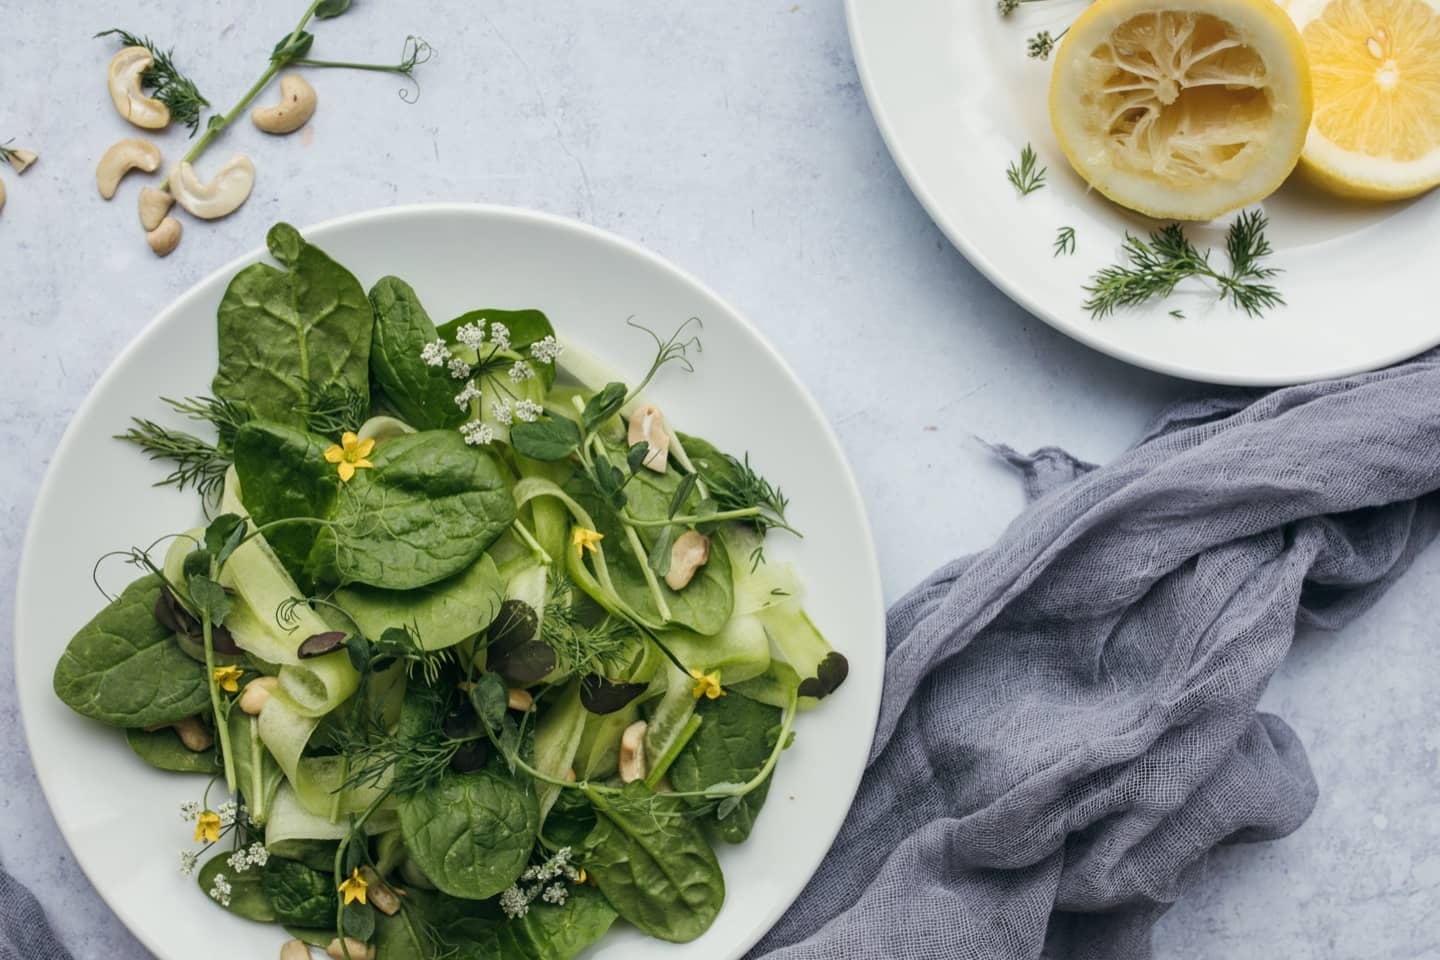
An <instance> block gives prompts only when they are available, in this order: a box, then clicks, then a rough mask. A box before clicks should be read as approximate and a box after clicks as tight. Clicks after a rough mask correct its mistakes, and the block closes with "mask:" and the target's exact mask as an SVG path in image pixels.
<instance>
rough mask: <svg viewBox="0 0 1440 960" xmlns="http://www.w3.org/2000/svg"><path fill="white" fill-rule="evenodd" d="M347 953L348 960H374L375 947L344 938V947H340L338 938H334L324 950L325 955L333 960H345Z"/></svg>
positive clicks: (362, 941)
mask: <svg viewBox="0 0 1440 960" xmlns="http://www.w3.org/2000/svg"><path fill="white" fill-rule="evenodd" d="M347 952H348V954H349V956H350V960H375V945H374V944H373V943H366V942H365V941H364V940H357V939H355V938H354V937H346V938H345V946H344V947H342V946H340V938H339V937H336V938H335V939H334V940H331V941H330V946H328V947H326V948H325V955H326V956H328V957H331V958H333V960H345V956H346V954H347Z"/></svg>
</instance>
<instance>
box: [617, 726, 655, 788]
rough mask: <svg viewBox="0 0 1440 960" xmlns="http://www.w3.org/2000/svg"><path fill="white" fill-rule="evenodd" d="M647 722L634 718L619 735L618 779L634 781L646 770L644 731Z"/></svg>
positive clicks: (646, 727)
mask: <svg viewBox="0 0 1440 960" xmlns="http://www.w3.org/2000/svg"><path fill="white" fill-rule="evenodd" d="M647 729H649V724H647V723H646V722H645V721H644V720H636V721H635V722H634V723H632V724H630V726H628V727H626V728H625V732H624V733H622V734H621V735H620V781H621V782H622V783H634V782H635V781H636V780H643V779H644V778H645V774H646V773H647V772H648V771H647V769H646V763H645V731H646V730H647Z"/></svg>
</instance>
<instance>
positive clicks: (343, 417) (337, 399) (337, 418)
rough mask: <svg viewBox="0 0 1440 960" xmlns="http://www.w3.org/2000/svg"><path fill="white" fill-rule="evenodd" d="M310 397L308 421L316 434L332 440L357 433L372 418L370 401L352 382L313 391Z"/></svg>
mask: <svg viewBox="0 0 1440 960" xmlns="http://www.w3.org/2000/svg"><path fill="white" fill-rule="evenodd" d="M308 394H309V396H308V397H307V405H308V406H309V408H310V409H309V412H308V413H307V414H306V415H305V421H306V425H307V426H309V428H310V431H311V432H312V433H318V434H320V435H321V436H324V437H332V438H333V437H338V436H340V435H341V434H342V433H355V432H357V431H358V430H359V429H360V425H361V424H362V423H364V422H365V420H366V418H367V417H368V416H369V413H370V400H369V398H368V397H366V396H365V395H364V394H362V393H361V392H360V391H359V390H356V389H355V388H354V387H352V386H350V385H349V384H348V383H332V384H330V385H328V386H325V387H321V388H319V389H314V388H311V389H310V390H309V391H308Z"/></svg>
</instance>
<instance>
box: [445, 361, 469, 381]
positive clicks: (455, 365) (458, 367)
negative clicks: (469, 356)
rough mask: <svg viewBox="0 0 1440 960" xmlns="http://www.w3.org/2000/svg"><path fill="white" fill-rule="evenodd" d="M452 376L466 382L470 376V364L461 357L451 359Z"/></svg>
mask: <svg viewBox="0 0 1440 960" xmlns="http://www.w3.org/2000/svg"><path fill="white" fill-rule="evenodd" d="M450 376H451V377H452V378H454V379H456V380H464V379H465V378H466V377H468V376H470V364H468V363H466V362H465V361H464V360H461V359H460V358H459V357H451V358H450Z"/></svg>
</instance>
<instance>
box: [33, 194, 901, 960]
mask: <svg viewBox="0 0 1440 960" xmlns="http://www.w3.org/2000/svg"><path fill="white" fill-rule="evenodd" d="M437 215H438V216H447V215H452V216H462V217H466V216H474V217H478V218H482V219H483V218H487V217H494V218H499V219H511V220H516V221H523V222H529V223H538V224H541V225H544V226H547V227H550V228H555V229H559V230H564V231H570V232H574V233H579V234H581V235H583V236H584V237H586V238H587V239H588V240H589V241H592V242H597V243H601V244H609V245H611V246H614V247H618V248H620V249H621V250H622V251H623V252H624V253H626V254H627V255H629V256H632V257H636V258H638V259H640V260H643V261H645V262H647V263H648V264H649V265H650V266H651V267H652V268H655V269H658V270H660V271H662V272H666V273H669V274H671V275H672V276H674V277H675V278H676V279H678V280H679V281H681V282H682V283H683V284H685V285H688V286H690V287H692V288H694V289H695V290H696V291H698V292H699V293H700V294H701V295H703V296H705V297H709V298H710V299H711V300H713V301H714V302H715V303H717V304H719V305H720V307H721V308H722V309H723V310H724V311H725V312H727V313H728V314H729V315H730V316H731V317H732V318H733V319H734V320H735V321H736V322H737V329H738V330H739V332H740V333H742V334H743V335H744V336H746V337H748V339H749V341H750V342H751V344H752V345H753V346H754V347H755V348H756V349H759V350H761V351H763V352H764V353H766V354H768V355H769V357H770V359H771V360H773V361H774V362H775V363H776V364H777V365H778V367H779V369H780V371H781V372H782V373H783V375H784V376H785V377H787V378H788V379H789V380H790V381H791V382H792V383H793V384H794V386H795V387H796V388H797V390H798V392H799V394H800V396H801V397H802V399H803V402H804V407H805V410H806V412H807V414H808V415H809V416H810V417H812V418H813V419H814V420H815V421H816V422H817V423H818V424H819V427H820V430H819V433H820V438H821V440H822V441H823V442H824V444H825V445H827V446H828V447H829V448H830V450H831V452H832V453H833V454H834V455H835V456H836V458H837V459H838V461H839V463H840V465H841V467H842V470H841V471H840V474H839V476H838V477H835V478H834V482H837V483H838V484H839V485H840V486H841V487H842V488H843V491H844V493H845V494H846V495H847V496H848V498H849V500H850V501H851V502H852V503H853V505H854V508H855V510H856V516H857V519H858V520H859V525H860V533H861V542H860V543H859V544H857V546H859V547H860V548H861V549H862V551H863V553H864V560H865V562H864V563H863V564H862V566H863V568H864V570H863V573H864V576H863V581H864V583H863V586H864V587H865V588H867V589H868V590H869V592H870V593H871V595H872V596H873V598H874V600H875V604H874V607H875V609H874V611H873V614H872V617H871V620H872V622H871V623H870V624H868V625H862V629H861V630H860V631H858V633H859V634H860V635H862V636H864V635H869V634H873V635H874V636H875V637H877V638H878V639H877V641H876V642H877V643H879V644H880V645H881V648H882V649H881V656H880V663H881V669H880V670H878V671H876V672H875V675H874V676H873V677H869V678H866V679H865V680H864V681H863V686H862V690H864V691H865V693H866V694H868V701H869V704H870V708H871V712H872V713H873V714H874V716H873V717H872V718H871V720H870V722H869V723H868V724H867V725H866V727H867V729H868V730H869V734H868V736H867V737H866V738H865V744H864V745H865V758H866V761H865V762H864V763H861V764H860V765H858V768H857V771H858V772H857V773H856V774H855V775H854V776H852V777H849V778H847V779H848V780H850V781H853V782H849V783H847V784H845V787H846V790H847V794H848V796H849V798H850V799H849V802H848V803H847V804H846V807H845V809H846V812H845V815H844V816H842V817H841V818H839V820H838V822H837V823H836V824H835V825H834V827H833V829H826V830H823V831H821V833H822V834H823V837H824V841H825V842H824V844H823V846H821V845H819V844H817V846H816V849H817V850H818V854H816V855H815V856H814V858H813V860H814V862H813V863H812V864H809V865H807V867H806V870H805V873H806V874H807V877H808V879H807V880H806V882H805V884H804V885H802V886H800V887H799V888H798V889H797V890H796V891H795V892H794V894H793V895H790V896H787V897H782V898H779V899H776V900H772V901H770V905H769V907H768V908H767V910H766V911H764V912H763V915H757V916H756V917H755V921H754V922H753V923H752V925H751V929H750V930H749V931H748V932H746V933H745V934H744V935H743V936H742V937H740V938H739V940H738V941H737V943H739V944H741V946H740V947H739V952H738V953H736V954H735V957H736V958H737V960H738V958H741V957H743V956H744V955H745V954H746V953H748V952H749V951H750V949H751V948H752V947H754V945H755V944H756V943H758V942H759V941H760V939H761V938H762V937H764V936H765V934H766V933H768V932H769V931H770V930H771V929H772V928H773V927H774V926H775V924H776V923H777V922H779V920H780V919H781V917H782V916H783V915H784V914H785V912H786V911H788V910H789V909H790V907H791V905H792V904H793V903H794V902H795V900H796V899H798V898H799V896H800V894H801V893H803V892H804V890H805V889H806V887H808V885H809V883H810V882H811V881H813V880H814V877H815V874H816V872H817V871H818V870H819V868H820V865H821V864H822V862H823V861H824V859H825V857H826V856H828V855H829V852H830V848H831V846H833V844H834V842H835V838H836V837H837V836H838V835H839V833H840V830H841V828H842V827H843V826H844V824H845V822H846V820H848V819H849V815H850V814H849V811H850V809H851V808H852V807H853V805H854V802H855V797H856V795H857V794H858V792H859V788H860V782H861V780H862V779H863V777H864V774H865V772H866V770H867V769H868V767H869V762H868V760H869V755H870V751H871V749H872V748H873V744H874V738H875V733H876V728H877V726H878V723H879V718H880V705H881V699H882V695H883V691H884V679H885V675H884V669H883V666H884V662H885V650H884V646H885V635H886V615H887V606H886V602H885V594H884V587H883V582H882V580H881V577H880V566H879V554H878V552H877V550H876V546H875V535H874V528H873V526H872V524H871V521H870V515H869V510H868V509H867V508H866V504H865V500H864V497H863V496H862V495H861V491H860V486H859V483H858V481H857V480H856V477H855V471H854V468H853V467H852V466H851V464H850V459H849V457H848V456H847V455H846V453H845V448H844V446H843V445H841V443H840V440H839V437H838V436H837V435H836V433H835V428H834V425H833V424H832V423H831V422H830V419H829V417H827V416H826V415H825V412H824V410H823V409H822V408H821V407H820V404H819V403H818V401H816V399H815V397H814V396H813V395H812V394H811V393H810V390H809V389H808V388H807V387H806V385H805V382H804V381H803V380H801V379H800V377H799V376H797V375H796V373H795V370H794V369H793V368H792V367H791V366H790V364H789V362H788V361H786V359H785V357H784V356H783V355H782V354H781V353H780V352H779V351H778V350H777V349H776V348H775V346H774V345H773V344H771V343H770V341H769V340H768V339H767V338H766V337H765V335H764V334H763V333H762V332H761V331H760V330H759V329H758V328H757V327H756V326H755V325H754V324H753V323H752V322H751V321H750V319H749V318H748V317H747V316H746V315H745V314H744V313H742V312H741V311H739V310H737V309H736V308H735V307H734V306H733V305H732V304H731V303H730V302H729V301H728V300H726V299H724V298H723V297H721V296H719V295H718V294H717V293H716V292H715V291H714V290H713V289H711V288H710V287H709V286H708V285H707V284H705V283H703V282H702V281H701V280H699V279H698V278H697V277H696V276H694V275H693V274H692V273H690V272H689V271H688V270H686V269H684V268H683V267H681V266H679V265H677V264H675V263H673V262H671V261H670V260H669V259H667V258H665V257H663V256H661V255H660V254H658V253H656V252H655V251H653V250H650V249H648V248H647V247H645V246H643V245H641V244H640V243H638V242H637V241H634V240H631V239H629V238H627V237H623V236H621V235H619V234H617V233H613V232H611V231H609V230H605V229H602V228H600V227H596V226H593V225H591V224H588V223H584V222H582V221H580V220H576V219H574V218H571V217H566V216H561V215H558V214H554V213H548V212H545V211H541V210H535V209H531V208H527V207H518V206H510V205H504V204H489V203H476V202H465V201H436V202H425V203H412V204H398V205H395V206H389V207H374V208H370V209H367V210H361V211H356V212H353V213H348V214H343V215H341V216H337V217H332V218H329V219H326V220H322V221H319V222H318V223H314V224H311V225H309V226H307V227H304V228H301V229H300V233H301V235H302V236H304V237H305V238H306V239H307V240H310V239H316V240H322V241H323V239H324V235H325V234H326V233H329V232H332V231H337V230H344V229H347V228H353V227H356V226H361V227H364V226H367V225H369V226H372V227H373V225H374V224H376V223H380V222H383V221H385V220H387V219H391V218H407V217H416V216H418V217H425V216H437ZM268 253H269V251H268V248H267V247H266V245H265V244H263V243H262V244H260V245H258V246H256V247H253V248H251V249H249V250H247V251H245V252H244V253H242V254H240V255H238V256H236V257H234V258H232V259H231V260H229V261H227V262H226V263H224V264H222V265H221V266H220V267H218V268H216V269H215V270H212V271H210V272H209V273H207V274H205V275H204V276H202V277H201V278H200V279H198V280H196V281H195V282H194V283H193V284H191V285H190V286H189V287H188V288H187V289H186V290H185V291H184V292H183V293H181V294H180V295H179V296H178V297H176V298H175V299H174V300H172V301H170V302H169V303H167V304H166V305H165V306H164V307H162V308H161V309H160V310H159V311H158V312H157V313H156V314H155V315H154V316H153V317H151V318H150V320H149V321H147V322H146V323H145V325H144V326H143V327H141V328H140V330H138V331H137V332H136V333H135V334H134V335H133V336H132V337H131V338H130V339H129V341H127V342H126V344H125V346H124V347H123V348H122V349H121V350H120V352H119V353H118V354H116V355H115V357H114V358H113V359H112V360H111V361H110V362H109V364H108V365H107V366H106V368H105V370H104V372H103V373H102V374H101V375H100V377H99V378H97V379H96V381H95V383H94V384H93V385H92V386H91V387H90V389H89V391H88V392H87V393H86V395H85V399H84V400H83V401H82V402H81V403H80V404H79V405H78V406H77V407H76V408H75V411H74V412H73V413H72V414H71V415H70V418H69V420H68V422H67V423H66V425H65V430H64V432H63V433H62V434H61V437H60V440H59V442H58V443H57V444H56V445H55V448H54V449H53V451H52V452H51V454H50V462H49V463H48V464H47V466H46V468H45V473H44V475H43V476H42V478H41V480H40V486H39V488H38V491H37V493H36V496H35V499H34V501H33V502H32V503H31V505H30V511H29V515H28V517H27V519H26V529H25V536H24V538H23V539H22V541H21V548H20V560H19V565H18V571H17V575H16V581H15V612H14V616H13V619H12V629H13V636H14V652H13V654H12V657H11V662H12V664H13V668H14V671H15V680H16V683H15V694H16V705H17V707H18V713H19V720H20V726H21V728H22V729H23V730H24V733H25V747H26V750H27V751H28V753H29V759H30V767H31V769H32V770H33V771H34V773H35V777H36V780H37V781H38V782H39V784H40V791H41V795H42V796H43V797H44V799H45V805H46V807H47V808H48V810H49V812H50V815H51V817H52V818H54V819H55V823H56V826H57V827H59V829H60V835H61V838H62V839H63V840H64V841H65V845H66V847H67V848H69V850H70V853H71V856H72V857H73V858H74V860H75V863H76V864H77V865H78V866H79V867H80V870H81V872H82V873H84V875H85V878H86V880H87V881H89V883H90V886H91V888H92V889H93V890H94V891H95V892H96V894H98V895H99V897H100V899H101V900H102V901H103V902H104V903H105V905H106V907H107V908H109V910H110V911H111V913H113V914H114V915H115V917H116V918H117V919H119V921H120V922H121V923H122V924H123V925H124V926H125V928H126V930H128V931H129V932H130V934H131V936H133V937H135V938H136V939H137V940H138V941H139V942H140V943H141V944H142V945H143V946H144V947H145V948H146V949H147V950H149V951H150V952H151V953H152V954H154V955H155V956H156V957H161V958H168V957H169V955H168V954H165V953H162V952H161V949H160V947H159V945H158V944H157V943H156V942H153V941H152V940H151V939H150V938H149V936H148V933H147V931H146V929H145V924H143V923H141V922H140V921H139V918H138V917H137V915H136V911H132V909H131V908H130V907H129V905H127V903H126V902H125V901H123V900H122V899H120V898H119V897H118V891H115V894H116V895H112V893H110V892H107V887H106V886H105V885H102V884H101V883H99V882H98V879H99V878H97V877H96V876H95V875H94V874H93V873H92V872H91V870H90V869H89V867H88V866H87V865H86V863H85V859H84V858H82V857H80V856H79V855H78V854H77V853H76V852H75V848H74V847H73V846H72V845H71V843H70V837H69V833H68V832H67V830H66V827H65V825H64V824H62V823H61V822H60V820H59V818H58V817H57V816H56V814H55V805H54V803H53V802H52V799H51V798H52V793H53V792H54V791H55V790H56V789H58V785H56V784H53V783H52V782H51V780H50V778H49V776H48V775H47V774H46V773H45V772H44V771H43V770H42V768H41V765H40V764H38V763H36V762H35V758H36V756H37V752H36V748H35V735H34V732H33V729H32V724H31V723H30V722H29V717H30V716H31V715H32V713H33V709H34V708H33V707H32V703H33V702H34V700H33V698H34V696H36V695H37V694H35V693H34V692H27V687H26V686H25V685H24V684H23V683H22V682H21V678H22V677H23V676H26V675H27V670H26V667H25V663H26V656H27V655H26V654H25V652H24V651H25V650H26V648H27V647H28V646H29V644H27V643H25V642H23V630H22V628H23V627H25V626H26V625H27V622H28V621H29V620H31V619H32V618H31V617H30V615H29V614H28V611H29V609H30V601H29V600H28V599H27V598H28V597H29V596H30V595H31V594H32V592H33V586H34V584H33V582H32V581H33V580H34V578H35V576H36V574H35V572H34V571H33V570H32V561H31V559H30V558H31V556H32V541H33V540H34V538H35V537H36V536H38V534H37V532H36V530H37V524H36V522H35V520H36V518H37V517H39V516H41V515H42V514H46V513H48V512H50V511H51V510H53V509H54V506H53V505H52V504H51V502H50V501H51V497H52V493H51V491H52V490H53V489H54V486H55V485H54V484H53V483H52V482H51V481H52V479H53V476H54V474H55V471H56V470H57V469H58V467H59V464H60V462H61V461H62V460H64V459H66V457H65V455H66V454H67V453H68V452H69V451H70V448H71V447H72V446H73V445H74V444H75V442H76V440H75V436H76V425H77V424H79V423H80V422H81V421H82V420H87V419H89V418H90V417H91V416H92V415H93V414H94V408H95V407H96V406H97V405H98V403H99V399H98V398H99V397H100V395H101V394H102V393H103V392H104V389H105V387H106V386H108V384H109V383H110V382H111V381H112V380H113V379H114V378H116V377H119V376H120V375H121V371H122V370H123V369H125V368H126V367H127V366H128V365H129V364H130V363H131V362H132V358H133V357H134V355H135V354H137V353H138V352H139V350H140V349H141V347H142V345H144V344H147V343H148V342H149V341H150V339H151V338H152V337H155V336H157V335H158V333H159V331H160V329H161V328H162V327H164V326H165V325H167V323H168V322H170V320H171V318H172V317H173V316H174V315H175V314H177V313H182V312H184V311H185V310H187V309H190V308H191V305H192V303H193V302H194V301H195V300H198V299H200V298H201V297H202V296H203V295H204V291H205V290H207V289H208V288H209V287H210V286H211V284H213V283H215V282H217V281H220V280H224V279H225V278H228V277H233V276H234V274H235V273H236V272H238V271H239V270H240V269H242V268H244V267H246V266H248V265H249V264H251V263H255V262H264V261H265V260H266V258H267V256H268ZM859 679H860V678H858V677H857V678H852V680H851V682H852V683H853V682H855V681H856V680H859ZM46 693H50V694H51V695H53V692H51V691H49V690H48V688H47V690H46ZM39 695H43V694H39ZM677 946H680V947H683V945H677Z"/></svg>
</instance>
